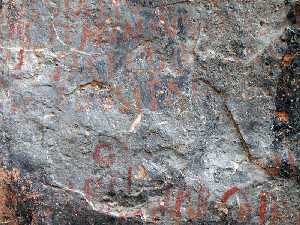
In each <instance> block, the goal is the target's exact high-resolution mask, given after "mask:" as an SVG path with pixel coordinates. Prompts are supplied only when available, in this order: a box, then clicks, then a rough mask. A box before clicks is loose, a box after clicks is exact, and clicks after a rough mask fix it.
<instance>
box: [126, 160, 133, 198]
mask: <svg viewBox="0 0 300 225" xmlns="http://www.w3.org/2000/svg"><path fill="white" fill-rule="evenodd" d="M131 182H132V166H129V168H128V177H127V185H128V186H127V191H128V193H131Z"/></svg>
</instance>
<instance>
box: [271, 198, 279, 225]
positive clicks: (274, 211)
mask: <svg viewBox="0 0 300 225" xmlns="http://www.w3.org/2000/svg"><path fill="white" fill-rule="evenodd" d="M277 219H278V205H277V203H276V202H273V203H272V214H271V221H272V224H275V221H276V220H277Z"/></svg>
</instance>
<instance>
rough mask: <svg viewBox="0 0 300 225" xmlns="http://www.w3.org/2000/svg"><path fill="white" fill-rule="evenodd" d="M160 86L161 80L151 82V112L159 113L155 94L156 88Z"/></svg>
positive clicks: (149, 84) (149, 82) (149, 83)
mask: <svg viewBox="0 0 300 225" xmlns="http://www.w3.org/2000/svg"><path fill="white" fill-rule="evenodd" d="M158 84H160V81H159V80H149V81H148V87H149V89H150V96H151V110H152V111H157V97H156V93H155V86H156V85H158Z"/></svg>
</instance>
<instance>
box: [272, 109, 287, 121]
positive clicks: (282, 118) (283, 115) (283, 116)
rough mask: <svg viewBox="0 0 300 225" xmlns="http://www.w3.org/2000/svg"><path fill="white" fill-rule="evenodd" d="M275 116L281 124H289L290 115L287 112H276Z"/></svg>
mask: <svg viewBox="0 0 300 225" xmlns="http://www.w3.org/2000/svg"><path fill="white" fill-rule="evenodd" d="M275 116H276V117H277V119H278V120H279V121H281V122H284V123H287V122H289V114H288V113H287V112H284V111H281V112H275Z"/></svg>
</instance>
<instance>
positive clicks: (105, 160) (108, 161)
mask: <svg viewBox="0 0 300 225" xmlns="http://www.w3.org/2000/svg"><path fill="white" fill-rule="evenodd" d="M103 148H108V151H109V156H108V157H106V156H102V155H100V152H101V150H102V149H103ZM92 157H93V160H95V162H96V163H99V164H102V165H105V166H111V165H112V164H113V157H114V154H113V152H112V148H111V146H110V145H107V144H98V145H97V146H96V148H95V151H94V152H93V156H92Z"/></svg>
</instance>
